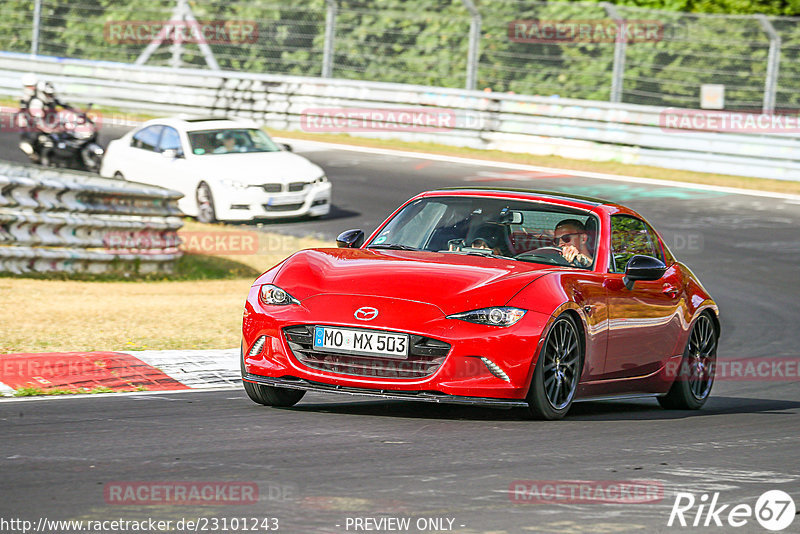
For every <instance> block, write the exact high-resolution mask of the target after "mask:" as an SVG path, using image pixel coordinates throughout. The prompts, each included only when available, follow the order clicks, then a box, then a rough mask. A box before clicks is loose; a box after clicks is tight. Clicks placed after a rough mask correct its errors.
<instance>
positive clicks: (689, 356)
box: [242, 188, 720, 419]
mask: <svg viewBox="0 0 800 534" xmlns="http://www.w3.org/2000/svg"><path fill="white" fill-rule="evenodd" d="M337 245H338V246H339V248H335V249H310V250H303V251H300V252H298V253H296V254H294V255H292V256H290V257H289V258H287V259H286V260H284V261H283V262H282V263H280V264H279V265H277V266H275V267H274V268H272V269H270V270H269V271H267V272H266V273H264V274H263V275H261V277H259V278H258V279H257V280H256V281H255V283H254V284H253V287H252V288H251V290H250V294H249V295H248V297H247V303H246V305H245V311H244V322H243V326H242V335H243V341H242V378H243V380H244V387H245V390H246V391H247V394H248V395H249V396H250V398H251V399H252V400H253V401H255V402H257V403H260V404H265V405H269V406H291V405H294V404H295V403H297V402H298V401H299V400H300V399H301V398H302V397H303V395H304V394H305V392H306V391H309V390H311V391H326V392H332V393H340V394H342V393H344V394H352V395H372V396H377V397H383V398H390V399H405V400H416V401H428V402H446V403H458V404H474V405H486V406H494V407H501V408H516V407H518V408H523V409H524V410H526V411H527V413H528V414H530V415H532V416H536V417H539V418H545V419H558V418H561V417H563V416H564V415H565V414H566V413H567V411H568V410H569V409H570V406H571V405H572V403H573V402H575V401H583V400H597V399H610V398H630V397H646V396H652V397H657V398H658V401H659V402H660V403H661V405H662V406H664V407H667V408H679V409H696V408H699V407H701V406H702V405H703V404H704V403H705V401H706V399H707V398H708V395H709V392H710V391H711V386H712V384H713V382H714V365H715V362H716V348H717V340H718V337H719V331H720V326H719V320H718V308H717V306H716V304H715V303H714V301H713V300H712V299H711V297H710V296H709V294H708V293H707V292H706V291H705V289H704V288H703V286H702V285H701V284H700V282H699V281H698V280H697V278H696V277H695V276H694V275H693V274H692V272H691V271H690V270H689V269H688V268H687V267H686V266H685V265H683V264H682V263H680V262H679V261H677V260H676V259H675V257H674V256H673V255H672V253H671V252H670V251H669V249H668V248H667V246H666V245H665V244H664V241H663V239H661V237H660V236H659V235H658V233H657V232H656V231H655V230H653V228H652V227H651V226H650V225H649V224H648V223H647V222H646V221H645V220H644V219H643V218H642V217H641V216H639V215H638V214H637V213H636V212H634V211H632V210H630V209H628V208H625V207H623V206H620V205H617V204H613V203H610V202H605V201H603V200H598V199H593V198H584V197H576V196H568V195H562V194H559V193H548V192H540V191H528V190H511V189H496V188H493V189H488V188H487V189H484V188H469V189H465V188H459V189H442V190H436V191H429V192H426V193H422V194H420V195H418V196H416V197H414V198H412V199H411V200H409V201H408V202H406V203H405V204H403V205H402V206H401V207H400V208H399V209H398V210H397V211H395V212H394V213H393V214H392V215H391V216H390V217H389V218H388V219H387V220H386V221H385V222H384V223H383V224H381V225H380V226H379V227H378V229H377V230H375V231H374V232H373V233H372V235H370V236H369V238H367V239H365V235H364V232H362V231H361V230H350V231H347V232H344V233H343V234H341V235H340V236H339V237H338V239H337Z"/></svg>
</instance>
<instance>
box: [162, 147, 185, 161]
mask: <svg viewBox="0 0 800 534" xmlns="http://www.w3.org/2000/svg"><path fill="white" fill-rule="evenodd" d="M161 155H162V156H164V157H165V158H167V159H176V158H182V157H183V154H182V153H181V151H180V150H175V149H174V148H168V149H166V150H164V151H162V152H161Z"/></svg>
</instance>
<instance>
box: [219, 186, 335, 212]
mask: <svg viewBox="0 0 800 534" xmlns="http://www.w3.org/2000/svg"><path fill="white" fill-rule="evenodd" d="M331 190H332V187H331V183H330V182H322V183H318V184H312V185H309V186H306V188H305V189H304V190H303V191H298V192H282V193H267V192H265V191H264V190H263V189H261V188H260V187H248V188H246V189H237V190H233V189H227V188H218V190H217V191H214V208H215V209H216V215H217V219H219V220H223V221H250V220H253V219H280V218H287V217H300V216H305V215H310V216H312V217H320V216H322V215H327V214H328V213H329V212H330V210H331Z"/></svg>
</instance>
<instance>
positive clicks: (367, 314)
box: [353, 306, 378, 321]
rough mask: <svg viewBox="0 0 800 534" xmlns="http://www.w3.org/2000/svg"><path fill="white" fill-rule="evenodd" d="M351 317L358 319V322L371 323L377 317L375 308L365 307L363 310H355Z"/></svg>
mask: <svg viewBox="0 0 800 534" xmlns="http://www.w3.org/2000/svg"><path fill="white" fill-rule="evenodd" d="M353 315H355V317H356V319H358V320H359V321H371V320H373V319H374V318H375V317H377V316H378V310H377V308H370V307H368V306H365V307H363V308H359V309H357V310H356V313H355V314H353Z"/></svg>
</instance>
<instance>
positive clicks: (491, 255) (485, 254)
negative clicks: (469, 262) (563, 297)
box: [439, 250, 516, 260]
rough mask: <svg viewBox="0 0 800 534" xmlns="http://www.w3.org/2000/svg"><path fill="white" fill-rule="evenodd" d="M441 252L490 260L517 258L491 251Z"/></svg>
mask: <svg viewBox="0 0 800 534" xmlns="http://www.w3.org/2000/svg"><path fill="white" fill-rule="evenodd" d="M439 252H444V253H446V254H464V255H465V256H483V257H489V258H502V259H504V260H515V259H516V258H512V257H511V256H502V255H500V254H495V253H494V252H492V251H491V250H487V251H485V252H483V251H480V252H479V251H477V250H440V251H439Z"/></svg>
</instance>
